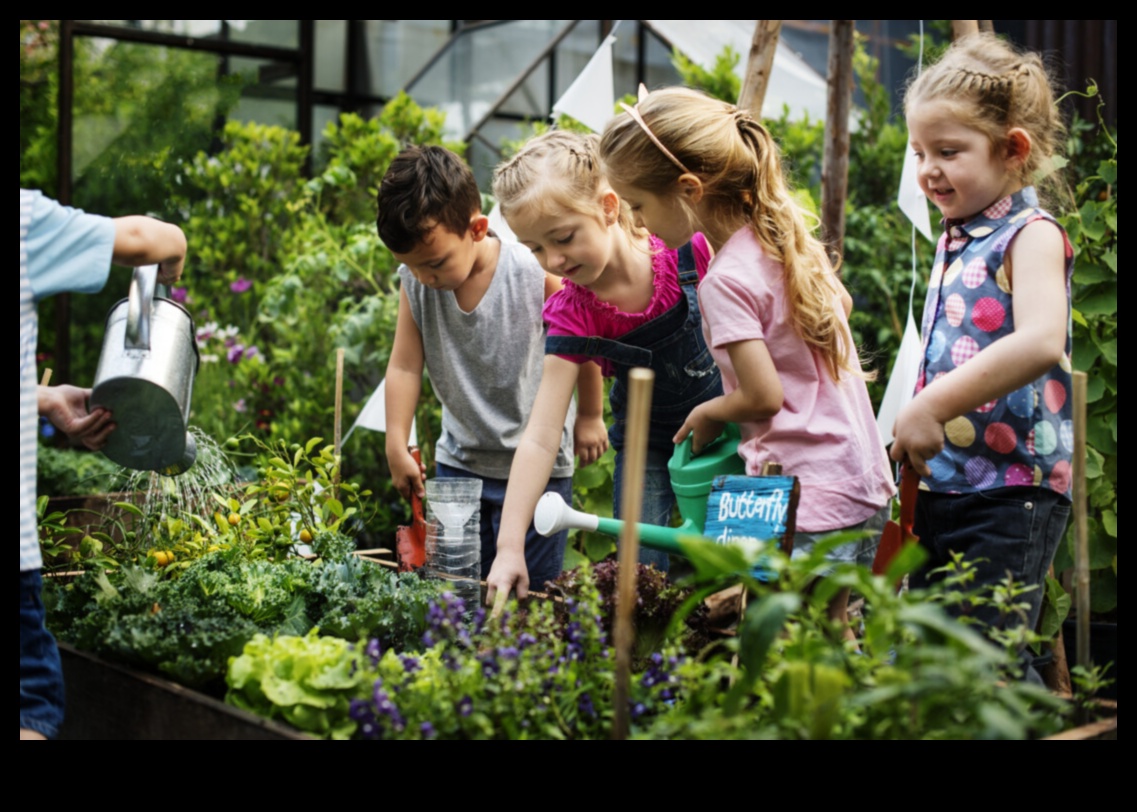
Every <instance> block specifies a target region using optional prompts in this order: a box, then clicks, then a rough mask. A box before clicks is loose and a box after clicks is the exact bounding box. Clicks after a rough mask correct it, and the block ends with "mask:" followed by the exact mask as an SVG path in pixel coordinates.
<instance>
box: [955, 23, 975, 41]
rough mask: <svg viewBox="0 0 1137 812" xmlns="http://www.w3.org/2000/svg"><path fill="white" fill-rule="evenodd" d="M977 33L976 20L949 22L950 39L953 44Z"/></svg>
mask: <svg viewBox="0 0 1137 812" xmlns="http://www.w3.org/2000/svg"><path fill="white" fill-rule="evenodd" d="M978 33H979V21H978V20H952V21H951V38H952V41H953V42H954V41H955V40H958V39H963V38H964V37H969V36H971V35H972V34H978Z"/></svg>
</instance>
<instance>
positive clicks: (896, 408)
mask: <svg viewBox="0 0 1137 812" xmlns="http://www.w3.org/2000/svg"><path fill="white" fill-rule="evenodd" d="M922 353H923V342H921V341H920V331H919V330H918V329H916V320H915V319H914V318H913V317H912V308H911V307H909V308H908V324H907V325H906V326H905V327H904V338H902V339H901V340H900V350H899V351H898V352H897V353H896V363H895V364H893V365H892V374H891V375H889V376H888V386H887V387H885V390H884V398H883V399H881V401H880V411H879V412H877V415H876V427H877V430H878V431H879V432H880V437H881V439H882V440H883V441H884V444H885V445H886V446H890V445H892V427H893V426H894V425H895V424H896V416H897V415H898V414H900V410H901V409H902V408H903V407H904V405H905V404H906V403H907V402H908V401H910V400H911V399H912V395H913V393H914V392H915V391H916V376H917V375H919V374H920V355H921V354H922Z"/></svg>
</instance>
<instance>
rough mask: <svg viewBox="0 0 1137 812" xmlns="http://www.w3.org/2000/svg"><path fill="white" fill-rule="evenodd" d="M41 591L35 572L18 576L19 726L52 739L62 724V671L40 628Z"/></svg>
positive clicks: (50, 639) (55, 650)
mask: <svg viewBox="0 0 1137 812" xmlns="http://www.w3.org/2000/svg"><path fill="white" fill-rule="evenodd" d="M42 590H43V580H42V578H41V576H40V571H39V570H29V571H28V572H21V573H20V727H21V728H26V729H28V730H34V731H36V732H37V733H42V734H43V735H44V736H47V737H48V738H49V739H53V738H55V737H56V736H57V735H59V726H60V725H61V724H62V723H63V670H62V667H61V665H60V661H59V648H58V646H56V645H55V638H54V637H52V636H51V632H49V631H48V630H47V628H46V627H45V626H44V625H43V620H44V608H43V598H42V597H41V595H40V593H41V592H42Z"/></svg>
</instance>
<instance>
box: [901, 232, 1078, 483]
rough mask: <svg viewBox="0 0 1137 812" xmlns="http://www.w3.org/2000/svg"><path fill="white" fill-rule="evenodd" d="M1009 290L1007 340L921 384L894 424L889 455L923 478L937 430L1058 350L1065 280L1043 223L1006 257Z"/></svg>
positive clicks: (938, 444)
mask: <svg viewBox="0 0 1137 812" xmlns="http://www.w3.org/2000/svg"><path fill="white" fill-rule="evenodd" d="M1007 257H1008V266H1009V272H1010V274H1011V279H1012V282H1013V285H1014V299H1013V302H1014V303H1013V308H1014V319H1015V329H1014V332H1013V333H1010V334H1009V335H1005V336H1003V337H1002V338H1000V339H998V340H997V341H995V342H993V343H992V344H991V345H990V346H988V347H987V348H986V349H984V350H983V351H982V352H980V353H979V354H978V355H976V356H975V357H974V358H972V359H971V360H969V361H967V362H966V363H965V364H963V365H962V366H959V367H957V368H955V369H953V370H952V371H951V372H949V373H948V374H946V375H944V376H943V377H941V378H939V379H937V380H935V381H932V382H931V383H930V384H928V385H927V386H926V387H925V388H924V389H923V390H922V391H921V392H920V393H919V394H918V395H916V397H914V398H913V399H912V400H911V402H909V403H908V405H906V406H905V407H904V408H903V409H901V410H900V414H899V415H897V418H896V426H895V427H894V429H893V434H894V435H895V437H896V441H895V442H894V443H893V444H892V450H891V452H890V453H891V455H892V458H893V459H894V460H904V459H907V460H908V461H909V462H910V463H911V464H912V465H913V467H915V468H916V470H917V471H919V472H920V474H921V475H923V476H928V475H929V474H930V473H931V471H930V469H929V468H928V463H927V461H928V460H930V459H931V458H932V457H934V456H936V455H937V454H938V453H940V451H941V450H943V447H944V423H946V422H947V421H949V420H951V419H952V418H955V417H958V416H959V415H962V414H966V413H967V412H970V411H973V410H974V409H977V408H978V407H980V406H982V405H983V404H984V403H988V402H989V401H992V400H995V399H996V398H999V397H1002V396H1003V395H1006V394H1008V393H1009V392H1013V391H1015V390H1016V389H1019V388H1020V387H1023V386H1026V385H1027V384H1028V383H1030V382H1031V381H1033V380H1035V379H1036V378H1038V377H1039V376H1040V375H1042V374H1043V373H1045V372H1046V371H1047V370H1048V369H1050V368H1051V367H1053V366H1054V365H1055V364H1057V363H1058V362H1059V361H1061V359H1062V356H1063V355H1064V353H1065V351H1066V319H1067V312H1066V308H1067V303H1066V277H1065V266H1064V257H1065V253H1064V244H1063V241H1062V234H1061V232H1059V231H1058V229H1057V228H1055V227H1054V226H1053V224H1051V223H1047V222H1041V221H1040V222H1035V223H1031V224H1030V225H1028V226H1026V227H1025V228H1023V230H1022V231H1020V232H1019V234H1018V236H1017V237H1016V238H1015V241H1014V242H1013V243H1011V249H1010V251H1009V252H1008V255H1007Z"/></svg>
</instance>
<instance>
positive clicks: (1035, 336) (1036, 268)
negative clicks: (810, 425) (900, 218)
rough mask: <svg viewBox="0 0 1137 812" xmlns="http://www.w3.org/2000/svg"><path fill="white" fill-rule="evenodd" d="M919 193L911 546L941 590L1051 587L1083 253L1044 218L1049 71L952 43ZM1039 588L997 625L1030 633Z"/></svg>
mask: <svg viewBox="0 0 1137 812" xmlns="http://www.w3.org/2000/svg"><path fill="white" fill-rule="evenodd" d="M905 107H906V113H907V119H908V130H909V136H910V140H911V145H912V149H913V150H914V151H915V153H916V158H917V162H918V167H919V171H918V180H919V184H920V187H921V188H922V189H923V191H924V193H925V194H926V195H927V196H928V198H929V199H930V200H931V201H932V202H933V203H934V204H935V205H936V207H937V208H938V209H939V210H940V212H941V213H942V214H943V225H944V233H943V235H942V236H941V237H940V241H939V245H938V247H937V250H936V259H935V264H934V265H933V267H932V273H931V277H930V279H929V283H928V298H927V302H926V305H925V309H924V320H923V337H924V356H923V362H922V366H921V371H920V376H919V378H918V381H917V384H916V395H915V397H914V398H913V399H912V401H911V402H910V403H909V404H908V405H907V406H905V408H904V409H902V410H901V412H900V414H899V415H898V417H897V420H896V425H895V428H894V434H895V438H896V439H895V442H894V443H893V446H892V452H891V453H892V458H893V459H895V460H898V461H904V462H905V463H906V464H908V465H911V466H912V467H914V468H915V469H916V470H917V471H918V472H919V473H920V475H921V477H922V484H921V493H920V498H919V500H918V502H917V516H916V526H915V531H916V533H917V535H919V536H920V540H921V544H923V545H924V546H925V547H926V549H927V551H928V553H929V556H930V557H929V560H928V562H927V563H926V565H925V567H924V569H923V571H922V572H921V573H918V574H917V576H916V577H915V578H914V580H913V581H912V582H910V583H911V584H912V585H914V586H920V585H922V584H924V583H926V579H927V578H928V577H936V575H937V574H936V573H935V570H936V569H937V568H939V567H942V566H944V565H945V564H947V563H949V562H950V561H951V560H952V558H953V554H963V555H964V557H965V558H967V559H970V560H971V561H972V563H973V564H974V566H975V567H976V568H977V572H978V584H979V585H983V584H993V583H996V582H999V581H1003V580H1005V578H1006V576H1007V573H1008V571H1009V572H1010V573H1011V574H1012V576H1013V577H1014V579H1015V580H1016V581H1018V582H1020V583H1023V584H1028V585H1035V586H1038V587H1041V585H1042V583H1043V581H1044V579H1045V576H1046V572H1047V569H1048V568H1049V566H1050V563H1051V561H1052V559H1053V557H1054V552H1055V550H1056V549H1057V545H1058V542H1059V539H1060V538H1061V536H1062V533H1063V531H1064V529H1065V526H1066V520H1067V518H1068V516H1069V511H1070V481H1071V476H1070V474H1071V465H1070V463H1071V450H1072V447H1073V437H1072V435H1073V432H1072V422H1071V403H1070V401H1071V364H1070V351H1071V331H1070V276H1071V272H1072V270H1073V250H1072V248H1071V246H1070V243H1069V241H1068V240H1067V238H1066V234H1065V232H1064V231H1063V230H1062V228H1061V226H1060V225H1058V223H1057V222H1056V221H1055V220H1054V218H1053V217H1052V216H1051V215H1050V214H1049V213H1047V212H1046V211H1044V210H1043V209H1041V208H1039V199H1038V193H1037V191H1036V190H1035V188H1034V186H1032V185H1030V184H1031V182H1032V180H1033V179H1035V178H1037V177H1038V176H1039V175H1041V174H1045V172H1044V171H1040V170H1044V169H1045V168H1048V167H1051V166H1052V165H1053V164H1052V157H1053V155H1054V151H1055V145H1056V143H1058V141H1059V138H1060V136H1061V133H1062V129H1063V128H1062V124H1061V121H1060V119H1059V116H1058V112H1057V109H1056V107H1055V104H1054V97H1053V90H1052V87H1051V84H1050V80H1049V77H1048V75H1047V72H1046V70H1045V68H1044V66H1043V64H1042V61H1041V60H1040V59H1039V57H1038V56H1037V55H1035V54H1030V53H1019V52H1017V51H1016V50H1015V49H1014V48H1012V47H1011V46H1009V45H1008V44H1006V43H1004V42H1001V41H999V40H997V39H995V38H994V37H991V36H985V35H980V36H973V37H969V38H966V39H964V40H961V41H959V42H957V43H956V44H954V45H953V46H952V47H951V48H950V49H949V50H948V51H947V53H946V54H945V55H944V57H943V58H942V59H941V60H940V61H939V62H938V63H937V64H935V65H934V66H932V67H931V68H929V69H928V70H926V71H925V72H924V73H923V74H922V75H921V76H919V77H918V78H917V79H916V80H915V81H914V82H912V84H911V85H910V86H909V88H908V93H907V97H906V99H905ZM1041 594H1042V591H1041V588H1038V589H1034V590H1032V591H1030V592H1028V593H1027V594H1026V595H1025V596H1024V599H1026V600H1027V603H1028V605H1029V608H1027V609H1026V610H1024V611H1023V612H1021V613H1019V614H1013V615H1012V616H1010V617H1007V616H1003V615H1000V614H999V613H998V612H997V610H996V609H995V608H993V607H980V608H971V609H968V608H966V607H965V608H964V609H963V610H961V611H965V612H968V613H970V614H972V615H973V616H975V617H977V618H978V619H980V620H981V621H983V622H985V623H987V624H989V625H995V626H1004V627H1005V626H1010V625H1018V624H1025V625H1026V626H1027V627H1028V628H1032V629H1033V628H1034V626H1035V623H1036V621H1037V619H1038V613H1039V609H1040V606H1041Z"/></svg>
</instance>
